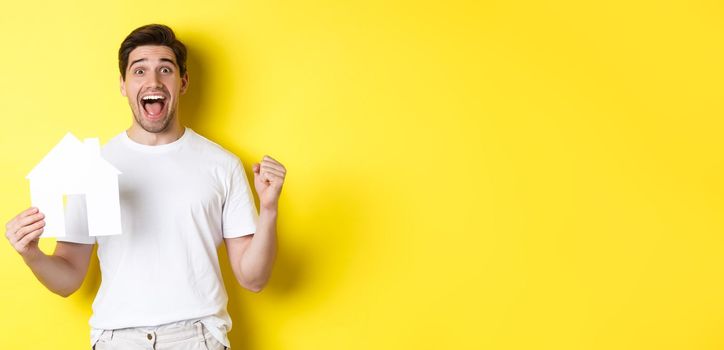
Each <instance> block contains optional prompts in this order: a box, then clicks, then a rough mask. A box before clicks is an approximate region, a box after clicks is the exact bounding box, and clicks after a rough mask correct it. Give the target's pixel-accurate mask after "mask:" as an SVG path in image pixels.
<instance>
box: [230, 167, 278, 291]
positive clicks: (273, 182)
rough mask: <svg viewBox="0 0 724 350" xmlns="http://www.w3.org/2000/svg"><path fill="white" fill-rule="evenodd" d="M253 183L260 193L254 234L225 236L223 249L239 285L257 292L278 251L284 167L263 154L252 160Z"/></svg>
mask: <svg viewBox="0 0 724 350" xmlns="http://www.w3.org/2000/svg"><path fill="white" fill-rule="evenodd" d="M252 170H253V171H254V187H255V188H256V193H257V194H258V195H259V203H260V208H261V210H260V212H259V223H258V225H257V226H256V232H255V233H254V234H253V235H247V236H243V237H238V238H227V239H226V240H225V242H226V251H227V253H228V254H229V263H230V264H231V269H232V270H233V271H234V275H235V276H236V279H237V280H238V281H239V284H241V286H242V287H244V288H246V289H248V290H250V291H252V292H255V293H258V292H260V291H261V289H262V288H264V286H265V285H266V283H267V282H268V281H269V277H270V276H271V272H272V267H274V259H275V258H276V253H277V213H278V208H279V196H280V195H281V192H282V186H283V185H284V179H285V177H286V173H287V169H286V168H285V167H284V165H282V164H281V163H279V162H278V161H276V159H274V158H272V157H269V156H264V158H263V159H262V161H261V163H256V164H254V166H253V168H252Z"/></svg>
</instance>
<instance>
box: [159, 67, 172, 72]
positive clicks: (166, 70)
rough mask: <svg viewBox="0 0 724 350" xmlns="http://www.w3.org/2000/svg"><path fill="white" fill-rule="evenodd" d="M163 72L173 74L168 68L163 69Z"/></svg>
mask: <svg viewBox="0 0 724 350" xmlns="http://www.w3.org/2000/svg"><path fill="white" fill-rule="evenodd" d="M161 72H162V73H171V70H170V69H168V68H166V67H164V68H161Z"/></svg>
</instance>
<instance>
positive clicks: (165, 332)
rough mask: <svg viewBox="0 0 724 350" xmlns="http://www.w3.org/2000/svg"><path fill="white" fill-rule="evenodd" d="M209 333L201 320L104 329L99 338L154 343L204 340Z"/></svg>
mask: <svg viewBox="0 0 724 350" xmlns="http://www.w3.org/2000/svg"><path fill="white" fill-rule="evenodd" d="M210 336H211V334H210V333H209V332H208V330H207V329H206V328H204V326H203V324H202V323H201V321H196V322H194V323H193V324H190V325H164V326H159V327H136V328H121V329H112V330H104V331H103V333H101V336H100V339H101V340H111V339H113V338H122V339H124V340H128V341H131V342H134V343H137V344H148V345H155V344H158V343H173V342H177V341H182V340H191V339H194V338H195V339H196V340H198V341H199V342H202V343H203V342H204V341H205V339H206V338H208V337H210Z"/></svg>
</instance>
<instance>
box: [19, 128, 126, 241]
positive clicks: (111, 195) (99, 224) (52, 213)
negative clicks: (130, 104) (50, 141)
mask: <svg viewBox="0 0 724 350" xmlns="http://www.w3.org/2000/svg"><path fill="white" fill-rule="evenodd" d="M119 174H121V172H120V171H118V169H116V168H115V167H114V166H113V165H112V164H110V163H109V162H107V161H106V160H105V159H103V157H102V156H101V153H100V143H99V141H98V139H97V138H91V139H85V140H84V141H83V142H81V141H80V140H79V139H78V138H76V137H75V136H74V135H73V134H71V133H70V132H69V133H67V134H66V135H65V136H64V137H63V139H62V140H60V142H58V144H57V145H55V147H53V149H52V150H50V152H49V153H48V154H47V155H46V156H45V157H44V158H43V159H42V160H41V161H40V163H38V165H36V166H35V167H34V168H33V170H32V171H30V173H29V174H28V176H26V178H27V179H28V180H29V181H30V197H31V202H32V205H33V206H34V207H38V209H40V212H42V213H43V214H45V230H44V231H43V234H42V235H41V236H40V237H65V235H66V223H65V208H64V206H65V204H64V203H65V199H66V196H69V195H85V205H86V213H87V214H88V215H87V220H88V234H89V235H90V236H105V235H116V234H120V233H121V209H120V200H119V195H118V175H119Z"/></svg>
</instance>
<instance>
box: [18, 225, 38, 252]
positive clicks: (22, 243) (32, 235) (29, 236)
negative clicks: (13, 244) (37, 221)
mask: <svg viewBox="0 0 724 350" xmlns="http://www.w3.org/2000/svg"><path fill="white" fill-rule="evenodd" d="M43 230H44V228H43V227H41V228H39V229H37V230H35V231H33V232H30V233H28V234H27V235H25V237H23V239H21V240H20V241H19V242H18V245H19V246H20V247H21V248H25V247H26V246H27V245H28V243H30V241H32V240H34V239H36V238H38V237H40V235H42V234H43Z"/></svg>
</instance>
